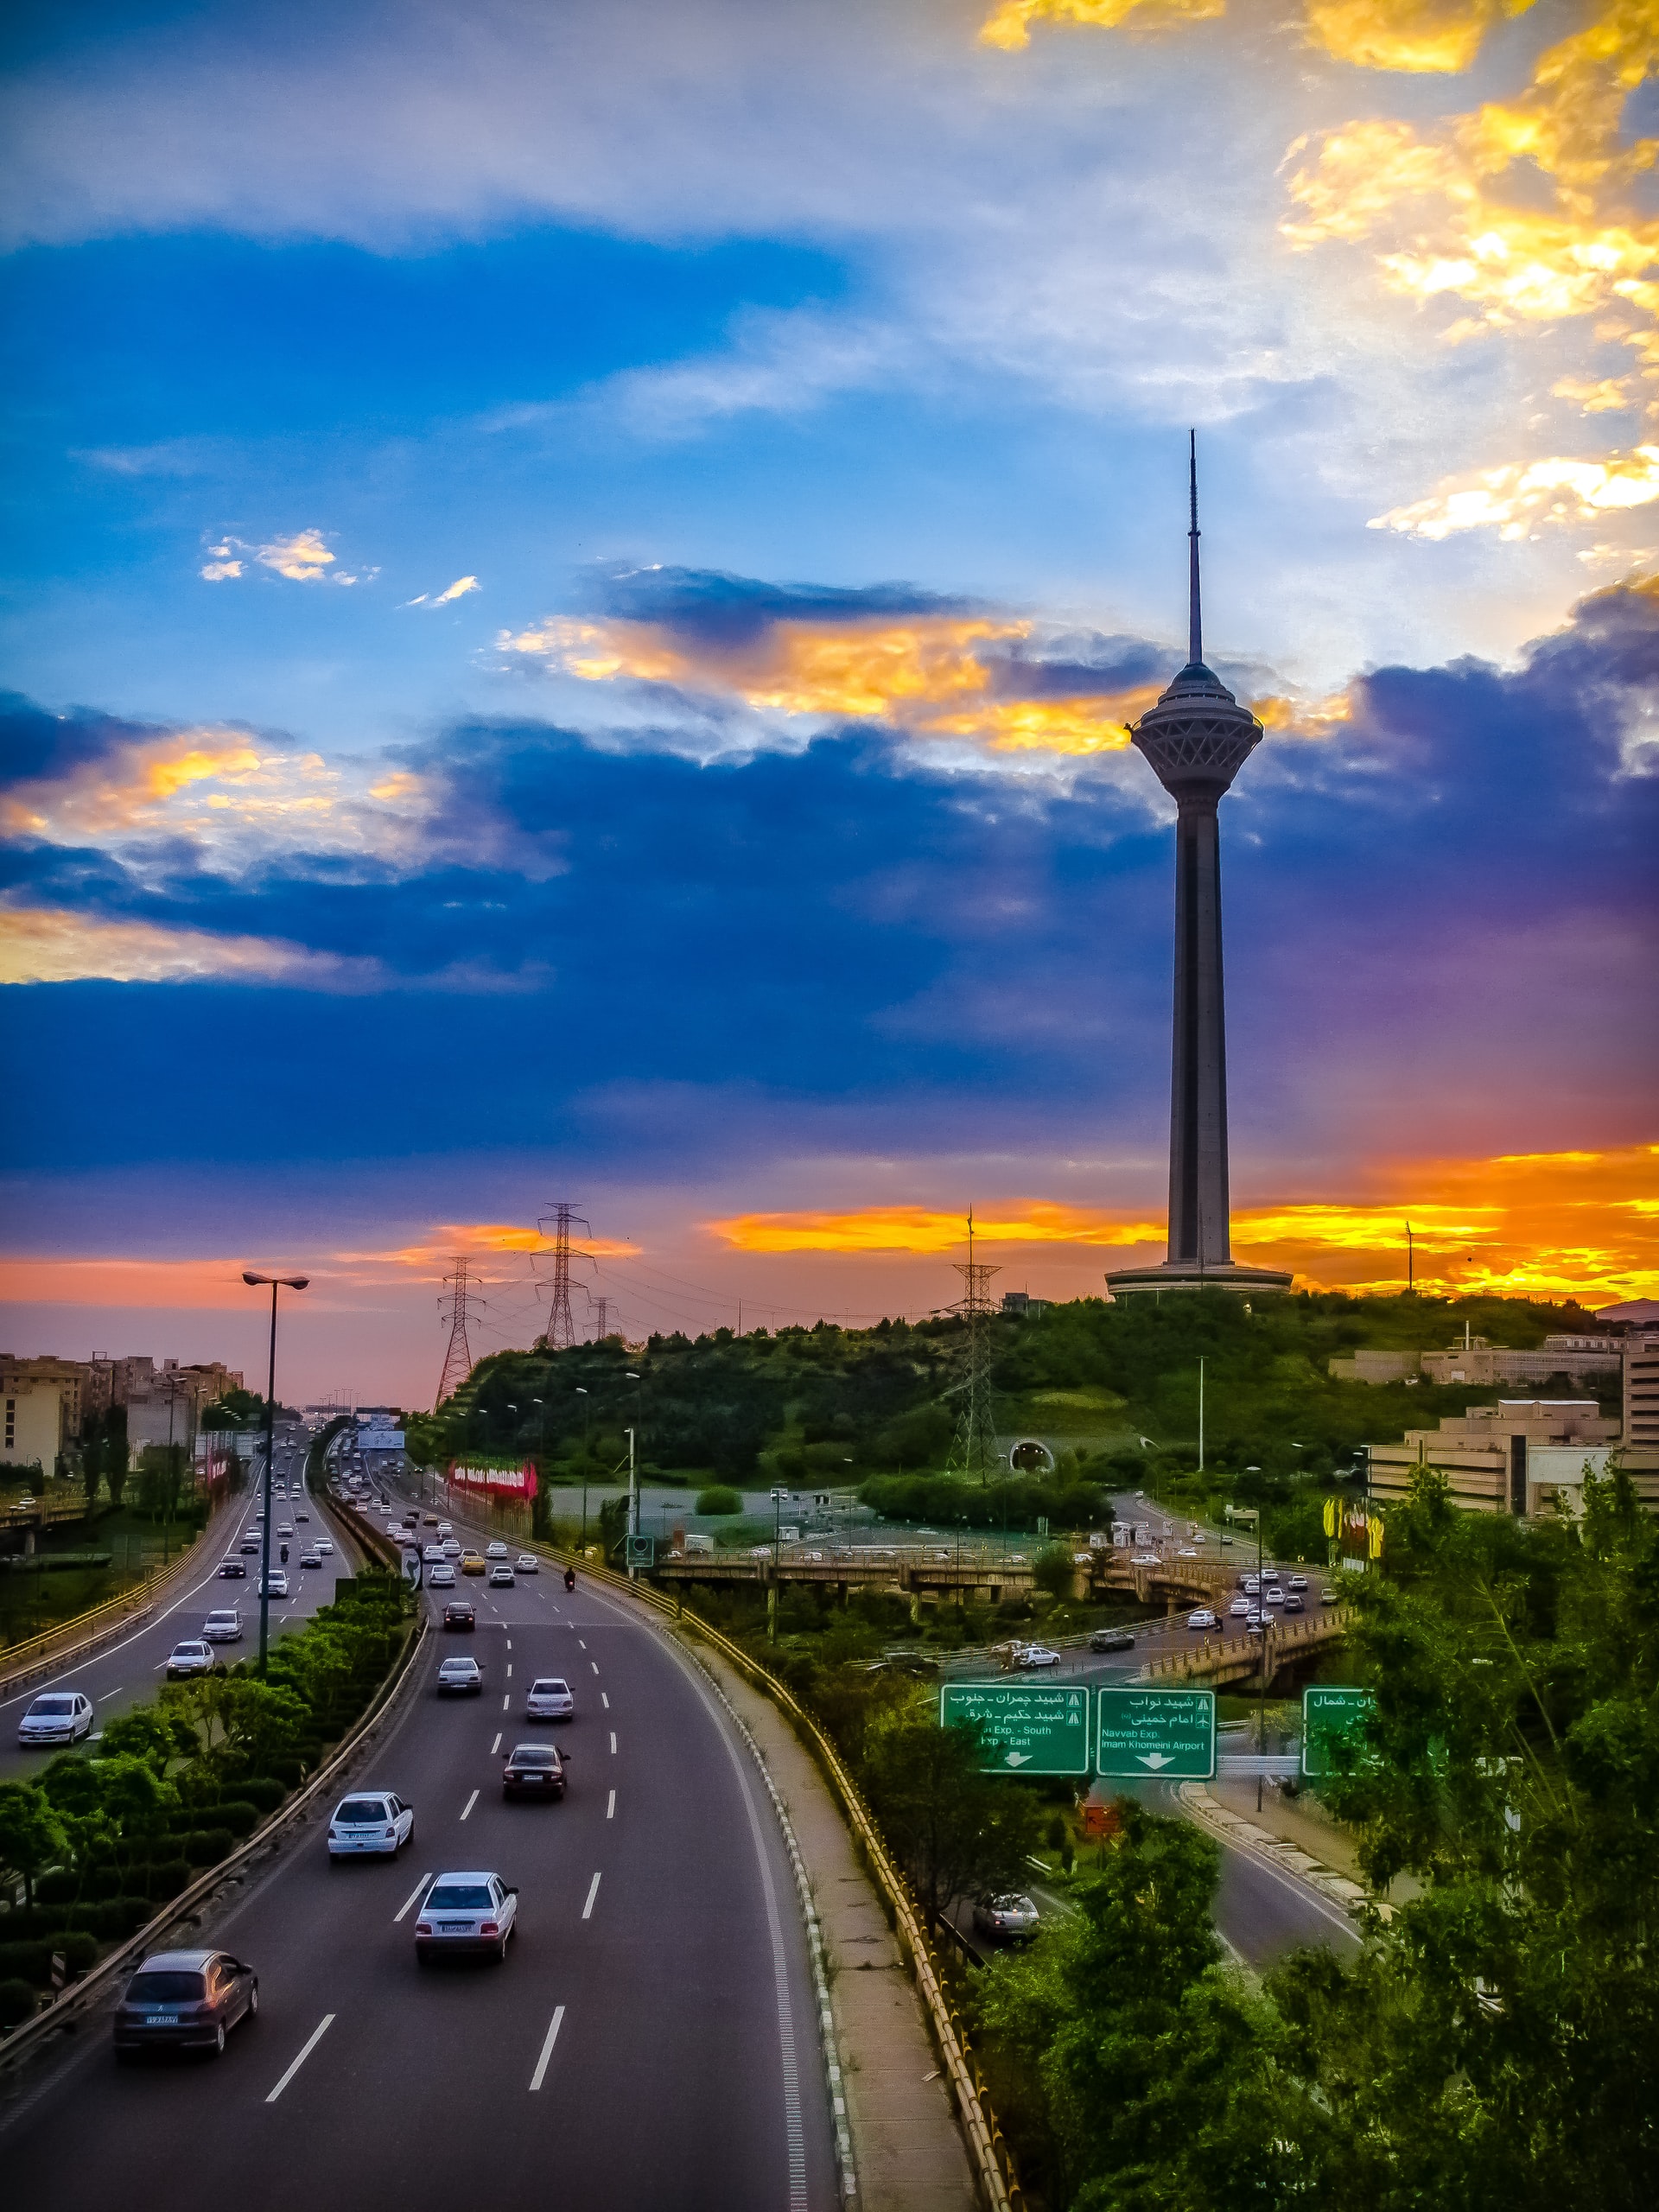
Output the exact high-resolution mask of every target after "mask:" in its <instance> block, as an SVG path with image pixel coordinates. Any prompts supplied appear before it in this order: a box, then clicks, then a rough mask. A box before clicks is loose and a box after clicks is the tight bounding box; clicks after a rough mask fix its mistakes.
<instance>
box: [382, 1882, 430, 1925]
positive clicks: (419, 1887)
mask: <svg viewBox="0 0 1659 2212" xmlns="http://www.w3.org/2000/svg"><path fill="white" fill-rule="evenodd" d="M431 1878H432V1877H431V1876H430V1875H429V1874H423V1875H422V1877H421V1878H420V1880H419V1881H418V1882H416V1885H415V1886H414V1888H413V1889H412V1890H411V1891H410V1893H409V1895H408V1897H406V1898H405V1899H404V1905H403V1910H401V1911H399V1912H394V1913H393V1914H392V1916H391V1924H392V1926H393V1927H394V1928H395V1927H396V1926H397V1923H398V1922H399V1921H400V1920H402V1919H404V1917H405V1916H407V1914H408V1911H409V1909H410V1905H412V1904H415V1903H416V1900H417V1899H418V1898H419V1897H421V1896H422V1895H423V1893H424V1891H425V1889H426V1885H427V1884H428V1883H429V1881H430V1880H431Z"/></svg>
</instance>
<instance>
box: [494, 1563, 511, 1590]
mask: <svg viewBox="0 0 1659 2212" xmlns="http://www.w3.org/2000/svg"><path fill="white" fill-rule="evenodd" d="M512 1586H513V1583H512V1568H511V1567H509V1566H508V1565H507V1562H506V1561H505V1560H497V1562H496V1564H495V1565H494V1566H493V1567H492V1568H491V1569H490V1587H491V1589H492V1590H511V1589H512Z"/></svg>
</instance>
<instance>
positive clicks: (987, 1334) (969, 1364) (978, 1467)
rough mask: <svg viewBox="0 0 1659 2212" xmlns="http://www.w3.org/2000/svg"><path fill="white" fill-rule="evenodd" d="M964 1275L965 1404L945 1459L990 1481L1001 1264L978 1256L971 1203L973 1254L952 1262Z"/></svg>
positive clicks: (953, 1468)
mask: <svg viewBox="0 0 1659 2212" xmlns="http://www.w3.org/2000/svg"><path fill="white" fill-rule="evenodd" d="M953 1265H954V1266H955V1268H956V1271H957V1274H959V1275H960V1276H961V1277H962V1281H963V1296H962V1297H961V1298H960V1299H959V1300H957V1304H956V1305H955V1306H952V1307H951V1308H950V1312H952V1313H957V1314H959V1315H960V1316H961V1317H962V1320H963V1325H964V1329H965V1335H964V1338H963V1355H962V1372H961V1376H960V1379H959V1380H958V1381H957V1383H956V1385H955V1388H956V1389H957V1391H959V1392H960V1393H961V1396H962V1406H961V1410H960V1411H959V1413H958V1414H957V1433H956V1437H955V1439H954V1440H953V1441H952V1443H951V1446H950V1459H948V1460H947V1461H946V1462H945V1471H946V1473H947V1474H957V1473H960V1474H964V1475H977V1476H978V1478H979V1479H980V1481H981V1482H982V1483H988V1482H989V1480H990V1478H991V1470H992V1468H993V1467H994V1466H995V1465H996V1464H997V1459H998V1452H997V1444H996V1423H995V1419H994V1418H993V1416H992V1413H991V1330H990V1319H991V1312H992V1307H991V1287H990V1286H991V1277H992V1276H993V1275H995V1274H1001V1268H988V1267H985V1266H983V1265H982V1264H981V1263H980V1262H978V1261H976V1259H975V1257H974V1210H973V1208H972V1207H971V1206H969V1209H968V1258H967V1262H966V1264H964V1263H963V1262H961V1261H957V1262H953Z"/></svg>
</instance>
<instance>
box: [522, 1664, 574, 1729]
mask: <svg viewBox="0 0 1659 2212" xmlns="http://www.w3.org/2000/svg"><path fill="white" fill-rule="evenodd" d="M524 1712H525V1714H526V1716H527V1717H528V1718H529V1719H531V1720H574V1719H575V1713H576V1700H575V1698H574V1697H573V1696H572V1695H571V1694H570V1685H569V1682H566V1681H561V1680H560V1678H559V1677H558V1675H542V1676H541V1677H540V1678H539V1679H538V1680H537V1681H533V1682H532V1683H531V1686H530V1688H529V1690H528V1691H527V1692H526V1694H525V1696H524Z"/></svg>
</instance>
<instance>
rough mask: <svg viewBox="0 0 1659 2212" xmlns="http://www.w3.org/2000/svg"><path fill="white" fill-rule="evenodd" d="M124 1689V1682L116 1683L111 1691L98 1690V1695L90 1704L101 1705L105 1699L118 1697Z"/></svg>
mask: <svg viewBox="0 0 1659 2212" xmlns="http://www.w3.org/2000/svg"><path fill="white" fill-rule="evenodd" d="M126 1687H127V1686H126V1684H125V1683H124V1682H118V1683H117V1684H116V1686H115V1688H113V1689H112V1690H99V1693H98V1695H97V1696H96V1697H95V1698H94V1699H93V1700H92V1703H93V1704H94V1705H102V1704H103V1702H104V1700H105V1698H106V1697H119V1696H120V1694H121V1693H122V1691H123V1690H124V1689H125V1688H126Z"/></svg>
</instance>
